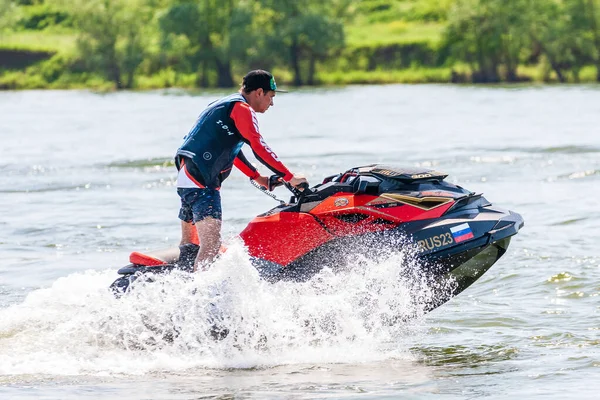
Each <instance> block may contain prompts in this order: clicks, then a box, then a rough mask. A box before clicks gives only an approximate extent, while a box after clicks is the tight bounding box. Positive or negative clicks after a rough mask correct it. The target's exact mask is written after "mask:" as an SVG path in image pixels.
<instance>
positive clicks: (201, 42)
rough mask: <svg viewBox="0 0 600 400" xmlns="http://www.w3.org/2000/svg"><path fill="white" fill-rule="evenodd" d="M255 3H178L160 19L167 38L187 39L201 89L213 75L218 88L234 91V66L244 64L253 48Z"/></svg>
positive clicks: (234, 0)
mask: <svg viewBox="0 0 600 400" xmlns="http://www.w3.org/2000/svg"><path fill="white" fill-rule="evenodd" d="M252 3H253V2H251V1H242V0H227V1H220V0H196V1H191V0H187V1H185V0H184V1H176V2H175V3H174V4H172V5H171V6H170V7H169V8H168V9H167V10H166V12H165V13H164V14H163V15H162V16H161V17H160V27H161V30H162V31H163V32H164V33H166V34H174V35H181V36H185V38H186V39H187V40H188V43H189V50H190V51H189V53H188V54H187V58H188V62H189V63H190V65H191V66H192V68H193V69H195V70H196V71H198V73H199V77H198V83H199V85H200V86H204V87H206V86H208V84H209V82H208V75H209V71H210V70H212V69H213V68H214V70H215V71H216V73H217V86H219V87H233V86H234V82H233V62H234V61H243V60H245V59H246V58H247V57H248V54H249V52H250V49H251V47H252V38H253V36H254V35H253V32H252V30H251V29H250V27H251V25H252V9H251V7H252Z"/></svg>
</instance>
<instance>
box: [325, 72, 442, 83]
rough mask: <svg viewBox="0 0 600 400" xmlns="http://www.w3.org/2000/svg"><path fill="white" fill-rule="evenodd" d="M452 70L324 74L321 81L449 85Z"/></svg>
mask: <svg viewBox="0 0 600 400" xmlns="http://www.w3.org/2000/svg"><path fill="white" fill-rule="evenodd" d="M450 75H451V69H450V68H409V69H404V70H393V71H345V72H324V73H320V74H319V80H320V81H321V82H322V83H323V84H325V85H348V84H383V83H434V82H439V83H443V82H444V83H447V82H450Z"/></svg>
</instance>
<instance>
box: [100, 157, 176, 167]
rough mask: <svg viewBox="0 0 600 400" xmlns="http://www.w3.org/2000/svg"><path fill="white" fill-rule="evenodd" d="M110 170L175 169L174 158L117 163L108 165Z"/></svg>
mask: <svg viewBox="0 0 600 400" xmlns="http://www.w3.org/2000/svg"><path fill="white" fill-rule="evenodd" d="M106 166H107V167H109V168H141V169H146V168H154V167H158V168H167V167H174V166H175V161H174V160H173V158H162V157H161V158H143V159H139V160H128V161H116V162H111V163H109V164H107V165H106Z"/></svg>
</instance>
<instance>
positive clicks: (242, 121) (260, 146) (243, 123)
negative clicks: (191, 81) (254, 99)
mask: <svg viewBox="0 0 600 400" xmlns="http://www.w3.org/2000/svg"><path fill="white" fill-rule="evenodd" d="M231 119H233V121H234V122H235V126H236V127H237V129H238V131H239V132H240V134H241V135H242V140H243V141H244V142H246V143H248V145H250V147H251V148H252V152H253V153H254V155H255V156H256V158H257V159H258V160H259V161H260V162H261V163H263V164H264V165H265V166H266V167H268V168H269V169H270V170H271V171H273V172H274V173H275V174H277V175H279V176H281V177H282V178H283V179H284V180H285V181H286V182H287V181H290V180H291V179H292V178H294V175H293V174H292V173H291V172H290V171H289V170H288V169H287V168H286V167H285V165H283V163H282V162H281V161H279V158H277V155H276V154H275V153H274V152H273V150H271V148H270V147H269V146H268V145H267V144H266V143H265V141H264V140H263V138H262V136H261V135H260V132H259V130H258V121H257V119H256V115H255V114H254V111H253V110H252V109H251V108H250V106H249V105H248V104H246V103H242V102H237V103H235V105H234V106H233V109H232V110H231ZM235 161H236V162H238V161H237V159H236V160H235ZM238 163H239V162H238ZM235 165H236V167H238V164H235ZM238 168H239V167H238ZM246 175H248V174H246Z"/></svg>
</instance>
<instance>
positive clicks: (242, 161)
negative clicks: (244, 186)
mask: <svg viewBox="0 0 600 400" xmlns="http://www.w3.org/2000/svg"><path fill="white" fill-rule="evenodd" d="M233 165H235V167H236V168H237V169H239V170H240V171H242V172H243V173H244V175H246V176H247V177H248V178H250V179H256V178H259V177H260V173H259V172H258V170H257V169H256V168H254V165H252V164H250V161H248V159H247V158H246V156H245V155H244V153H242V152H241V151H240V152H239V153H238V155H237V157H236V158H235V160H234V161H233Z"/></svg>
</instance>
